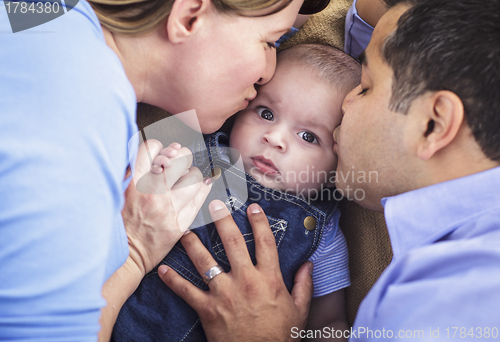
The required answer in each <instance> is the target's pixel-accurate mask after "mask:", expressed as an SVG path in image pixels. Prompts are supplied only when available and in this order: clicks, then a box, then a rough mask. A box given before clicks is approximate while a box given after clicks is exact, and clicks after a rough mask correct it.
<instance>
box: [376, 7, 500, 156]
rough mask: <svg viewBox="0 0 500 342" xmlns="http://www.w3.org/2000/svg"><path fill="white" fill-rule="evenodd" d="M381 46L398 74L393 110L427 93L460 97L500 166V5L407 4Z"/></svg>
mask: <svg viewBox="0 0 500 342" xmlns="http://www.w3.org/2000/svg"><path fill="white" fill-rule="evenodd" d="M400 2H404V3H407V4H409V5H411V6H412V7H411V8H410V9H409V10H408V11H407V12H406V13H404V14H403V15H402V16H401V18H400V19H399V21H398V24H397V25H398V27H397V29H396V30H395V31H394V32H393V33H391V34H390V35H389V36H388V37H387V38H386V41H385V43H384V44H383V46H382V51H381V53H382V58H383V59H384V60H385V62H386V63H387V64H389V66H390V67H391V68H392V69H393V71H394V79H393V84H392V98H391V105H390V106H391V107H390V108H391V110H394V111H396V112H401V113H407V111H408V109H409V107H410V105H411V102H412V101H413V100H414V99H415V98H417V97H418V96H420V95H422V94H424V93H426V92H429V91H430V92H435V91H439V90H449V91H451V92H453V93H455V94H456V95H458V96H459V97H460V99H461V100H462V102H463V105H464V109H465V116H466V120H467V124H468V125H469V127H470V128H471V130H472V133H473V135H474V138H475V139H476V141H477V142H478V144H479V145H480V146H481V149H482V151H483V153H484V154H485V155H486V156H487V157H488V158H490V159H491V160H495V161H500V94H499V91H500V88H499V87H500V0H406V1H400Z"/></svg>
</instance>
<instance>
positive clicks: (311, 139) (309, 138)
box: [299, 131, 318, 144]
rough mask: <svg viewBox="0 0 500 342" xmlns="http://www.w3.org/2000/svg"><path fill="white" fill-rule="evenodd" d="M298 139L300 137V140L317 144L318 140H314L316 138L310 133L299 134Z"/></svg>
mask: <svg viewBox="0 0 500 342" xmlns="http://www.w3.org/2000/svg"><path fill="white" fill-rule="evenodd" d="M299 137H301V138H302V139H304V140H305V141H307V142H308V143H311V144H318V139H316V136H315V135H314V134H312V133H311V132H307V131H304V132H300V133H299Z"/></svg>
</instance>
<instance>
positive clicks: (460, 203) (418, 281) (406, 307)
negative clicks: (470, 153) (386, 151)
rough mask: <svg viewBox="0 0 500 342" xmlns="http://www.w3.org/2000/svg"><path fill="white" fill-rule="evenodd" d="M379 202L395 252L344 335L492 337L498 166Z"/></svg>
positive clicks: (499, 224)
mask: <svg viewBox="0 0 500 342" xmlns="http://www.w3.org/2000/svg"><path fill="white" fill-rule="evenodd" d="M382 204H383V205H384V208H385V218H386V222H387V228H388V231H389V235H390V238H391V243H392V248H393V251H394V258H393V260H392V262H391V264H390V265H389V266H388V267H387V269H386V270H385V271H384V273H383V274H382V276H381V277H380V278H379V280H378V281H377V282H376V284H375V285H374V286H373V288H372V289H371V291H370V292H369V293H368V295H367V296H366V298H365V299H364V301H363V302H362V304H361V306H360V308H359V311H358V315H357V317H356V321H355V324H354V327H353V330H352V331H353V334H352V335H351V340H356V341H372V340H373V341H380V340H385V339H390V336H389V335H391V334H392V335H393V338H397V337H404V338H406V339H410V340H432V341H439V340H447V341H449V340H461V341H477V340H482V339H486V340H488V341H491V340H496V338H498V337H499V336H500V334H499V329H500V310H499V308H498V307H499V305H500V167H497V168H494V169H491V170H488V171H484V172H481V173H477V174H474V175H471V176H467V177H463V178H459V179H455V180H451V181H448V182H444V183H440V184H436V185H433V186H429V187H426V188H422V189H418V190H414V191H411V192H407V193H404V194H401V195H398V196H394V197H389V198H384V199H383V200H382ZM363 331H364V332H363ZM382 334H383V336H382ZM398 335H399V336H398ZM384 336H385V339H384ZM410 336H411V337H412V338H409V337H410ZM453 337H454V338H453Z"/></svg>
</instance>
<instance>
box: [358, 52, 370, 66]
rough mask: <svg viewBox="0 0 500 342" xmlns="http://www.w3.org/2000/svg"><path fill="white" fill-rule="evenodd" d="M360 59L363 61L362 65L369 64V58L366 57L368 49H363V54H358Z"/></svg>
mask: <svg viewBox="0 0 500 342" xmlns="http://www.w3.org/2000/svg"><path fill="white" fill-rule="evenodd" d="M358 60H359V62H360V63H361V65H364V66H367V65H368V60H367V59H366V50H363V52H361V54H360V55H359V56H358Z"/></svg>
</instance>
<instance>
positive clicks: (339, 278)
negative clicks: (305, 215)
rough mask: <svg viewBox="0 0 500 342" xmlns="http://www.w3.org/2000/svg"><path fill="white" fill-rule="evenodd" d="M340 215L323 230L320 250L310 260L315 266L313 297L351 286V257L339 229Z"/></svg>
mask: <svg viewBox="0 0 500 342" xmlns="http://www.w3.org/2000/svg"><path fill="white" fill-rule="evenodd" d="M339 217H340V215H338V214H337V215H334V217H333V218H332V219H331V220H330V222H329V223H328V224H327V225H326V226H325V228H324V229H323V236H322V237H321V240H320V242H319V246H318V249H317V250H316V252H314V254H313V255H312V256H311V258H309V260H310V261H312V262H313V264H314V270H313V274H312V278H313V284H314V294H313V297H314V298H315V297H321V296H325V295H327V294H329V293H332V292H334V291H337V290H340V289H343V288H345V287H348V286H350V285H351V280H350V278H349V255H348V253H347V244H346V242H345V238H344V234H342V231H341V230H340V228H339V227H338V224H339Z"/></svg>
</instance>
